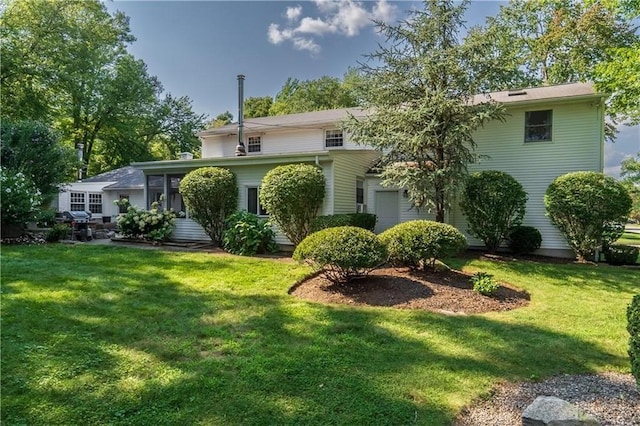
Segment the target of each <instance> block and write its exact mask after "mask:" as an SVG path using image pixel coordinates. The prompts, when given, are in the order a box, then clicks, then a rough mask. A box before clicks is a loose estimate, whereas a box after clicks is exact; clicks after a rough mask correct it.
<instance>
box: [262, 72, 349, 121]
mask: <svg viewBox="0 0 640 426" xmlns="http://www.w3.org/2000/svg"><path fill="white" fill-rule="evenodd" d="M355 105H356V100H355V98H354V96H353V94H352V93H351V92H350V90H349V88H348V86H345V85H344V84H343V83H342V82H341V81H340V79H338V78H335V77H327V76H324V77H320V78H319V79H317V80H305V81H300V80H298V79H296V78H288V79H287V81H286V82H285V83H284V85H283V86H282V89H280V91H279V92H278V94H277V95H276V97H275V100H274V102H273V105H271V108H270V109H269V115H283V114H294V113H298V112H308V111H321V110H326V109H336V108H347V107H352V106H355Z"/></svg>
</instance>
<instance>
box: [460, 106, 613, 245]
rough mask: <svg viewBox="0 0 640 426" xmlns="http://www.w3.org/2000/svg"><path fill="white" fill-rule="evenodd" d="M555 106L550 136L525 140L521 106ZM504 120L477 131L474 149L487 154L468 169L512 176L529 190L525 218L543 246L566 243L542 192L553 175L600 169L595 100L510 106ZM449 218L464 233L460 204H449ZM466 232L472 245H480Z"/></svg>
mask: <svg viewBox="0 0 640 426" xmlns="http://www.w3.org/2000/svg"><path fill="white" fill-rule="evenodd" d="M545 109H552V110H553V129H552V134H553V137H552V141H551V142H527V143H525V142H524V116H525V111H536V110H545ZM508 113H509V117H507V120H506V122H504V123H501V122H492V123H489V124H488V125H487V126H486V127H485V128H484V129H482V130H480V131H478V132H477V133H476V136H475V140H476V142H477V144H478V146H477V153H478V154H481V155H486V156H488V157H489V158H486V159H483V160H481V162H480V163H479V164H476V165H471V166H470V167H469V171H470V172H474V171H479V170H501V171H504V172H507V173H509V174H510V175H512V176H513V177H514V178H516V179H517V180H518V181H519V182H520V183H521V184H522V185H523V186H524V189H525V190H526V191H527V193H528V197H529V198H528V201H527V210H526V215H525V217H524V224H525V225H530V226H535V227H536V228H538V230H540V232H541V234H542V239H543V240H542V248H543V249H566V248H568V247H567V244H566V242H565V240H564V238H563V237H562V235H561V234H560V232H559V231H558V230H557V228H556V227H555V226H553V225H552V224H551V222H550V221H549V219H548V218H547V217H546V216H545V208H544V194H545V191H546V190H547V187H548V186H549V184H550V183H551V181H552V180H553V179H555V178H556V177H557V176H560V175H562V174H565V173H568V172H573V171H579V170H592V171H598V172H600V171H602V154H601V149H602V143H601V132H602V127H601V125H602V115H601V114H602V111H601V110H600V108H599V107H598V105H597V103H594V102H581V103H565V104H555V105H552V104H543V105H539V106H533V107H528V108H518V109H509V110H508ZM451 223H452V224H453V225H454V226H456V227H457V228H458V229H460V230H461V231H463V232H464V233H465V234H466V230H467V223H466V220H465V218H464V216H463V215H462V213H461V211H460V209H459V207H457V206H456V208H454V209H453V212H452V216H451ZM467 237H468V238H469V243H470V244H471V245H482V243H481V242H480V241H478V240H477V239H474V238H471V237H470V236H469V235H467Z"/></svg>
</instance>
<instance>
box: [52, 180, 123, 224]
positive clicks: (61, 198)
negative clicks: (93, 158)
mask: <svg viewBox="0 0 640 426" xmlns="http://www.w3.org/2000/svg"><path fill="white" fill-rule="evenodd" d="M113 183H114V182H74V183H71V184H69V185H67V186H65V188H64V191H63V192H60V193H59V194H58V211H61V212H63V211H67V210H71V197H70V193H72V192H82V193H84V194H85V206H86V208H88V204H89V195H88V194H90V193H93V194H96V193H102V194H103V195H102V214H93V215H92V217H93V218H101V217H102V216H108V214H107V212H108V208H109V205H108V204H107V200H106V198H105V196H104V193H103V192H102V188H104V187H105V186H107V185H111V184H113Z"/></svg>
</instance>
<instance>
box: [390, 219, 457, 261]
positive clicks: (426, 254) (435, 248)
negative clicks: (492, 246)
mask: <svg viewBox="0 0 640 426" xmlns="http://www.w3.org/2000/svg"><path fill="white" fill-rule="evenodd" d="M378 237H379V238H380V241H382V243H383V244H384V245H385V246H386V247H387V252H388V253H389V257H388V259H389V262H391V263H392V264H393V265H396V266H408V267H409V268H412V269H417V268H421V267H422V268H426V267H427V266H428V267H430V268H432V269H435V264H436V260H438V259H442V258H444V257H447V256H454V255H456V254H459V253H461V252H463V251H464V250H466V248H467V239H466V238H465V236H464V235H463V234H462V233H461V232H460V231H458V230H457V229H456V228H454V227H453V226H451V225H448V224H446V223H440V222H434V221H431V220H412V221H409V222H404V223H400V224H398V225H395V226H394V227H392V228H389V229H387V230H386V231H384V232H383V233H381V234H380V235H379V236H378Z"/></svg>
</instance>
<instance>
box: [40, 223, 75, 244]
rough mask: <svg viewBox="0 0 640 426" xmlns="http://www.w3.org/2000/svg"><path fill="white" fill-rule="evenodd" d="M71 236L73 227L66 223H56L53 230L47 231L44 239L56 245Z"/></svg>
mask: <svg viewBox="0 0 640 426" xmlns="http://www.w3.org/2000/svg"><path fill="white" fill-rule="evenodd" d="M70 235H71V226H69V225H67V224H66V223H56V224H55V225H53V227H52V228H51V229H49V230H48V231H47V233H46V234H45V236H44V239H45V241H46V242H48V243H55V242H58V241H60V240H62V239H63V238H66V237H68V236H70Z"/></svg>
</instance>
